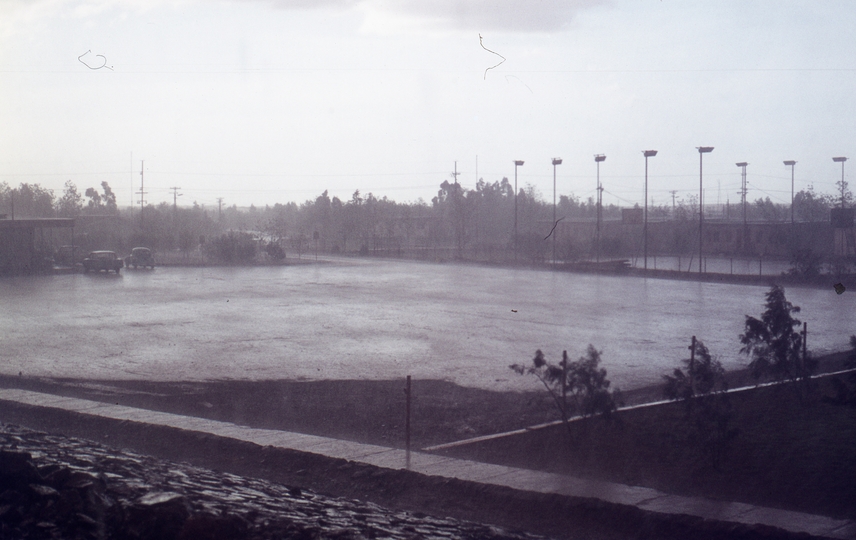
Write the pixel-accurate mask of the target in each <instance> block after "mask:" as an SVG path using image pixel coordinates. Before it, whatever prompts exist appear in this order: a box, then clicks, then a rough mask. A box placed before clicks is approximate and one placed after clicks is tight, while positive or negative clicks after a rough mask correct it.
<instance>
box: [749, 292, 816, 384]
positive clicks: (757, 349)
mask: <svg viewBox="0 0 856 540" xmlns="http://www.w3.org/2000/svg"><path fill="white" fill-rule="evenodd" d="M766 298H767V301H766V304H765V305H766V310H764V313H763V314H762V315H761V319H756V318H755V317H751V316H749V315H747V316H746V326H745V332H744V333H743V334H741V335H740V342H741V343H743V347H742V348H741V349H740V352H741V353H743V354H747V355H749V356H750V357H751V358H752V360H751V362H750V363H749V370H750V371H751V373H752V376H753V377H754V378H755V379H756V380H759V379H761V378H762V377H770V378H772V379H774V380H777V381H783V380H786V379H789V380H792V381H796V380H798V379H808V378H809V377H810V376H811V373H812V372H813V371H814V362H813V361H812V360H811V359H810V358H803V355H802V343H803V338H802V335H801V334H800V333H799V331H798V329H799V326H800V321H799V320H798V319H796V318H794V317H793V315H792V314H793V313H799V311H800V308H799V306H794V305H793V304H791V303H790V302H788V301H787V299H786V298H785V290H784V289H783V288H782V287H780V286H779V285H773V287H772V288H770V290H769V291H768V292H767V294H766Z"/></svg>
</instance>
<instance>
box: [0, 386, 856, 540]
mask: <svg viewBox="0 0 856 540" xmlns="http://www.w3.org/2000/svg"><path fill="white" fill-rule="evenodd" d="M2 401H6V402H13V403H19V404H22V405H27V406H34V407H45V408H54V409H60V410H65V411H71V412H75V413H78V414H83V415H91V416H96V417H102V418H108V419H113V420H118V421H130V422H138V423H144V424H152V425H158V426H168V427H173V428H177V429H182V430H188V431H194V432H200V433H206V434H210V435H214V436H218V437H226V438H231V439H237V440H240V441H247V442H251V443H255V444H258V445H261V446H273V447H278V448H284V449H290V450H296V451H300V452H307V453H312V454H320V455H323V456H327V457H332V458H339V459H345V460H349V461H353V462H356V463H363V464H368V465H373V466H377V467H382V468H387V469H405V468H406V469H409V470H411V471H413V472H417V473H421V474H425V475H430V476H440V477H445V478H455V479H459V480H464V481H468V482H476V483H481V484H489V485H496V486H504V487H509V488H512V489H516V490H522V491H530V492H536V493H548V494H551V493H552V494H558V495H565V496H570V497H580V498H593V499H599V500H602V501H605V502H608V503H613V504H619V505H627V506H633V507H637V508H639V509H641V510H644V511H648V512H656V513H663V514H683V515H689V516H696V517H701V518H705V519H711V520H716V521H722V522H730V523H740V524H747V525H754V524H761V525H768V526H772V527H778V528H780V529H783V530H786V531H789V532H793V533H808V534H810V535H812V536H817V537H824V538H840V539H856V522H854V521H851V520H842V519H833V518H829V517H825V516H820V515H814V514H806V513H802V512H792V511H788V510H779V509H775V508H765V507H761V506H755V505H751V504H744V503H737V502H722V501H714V500H709V499H703V498H697V497H681V496H677V495H669V494H667V493H663V492H660V491H657V490H654V489H650V488H645V487H638V486H628V485H623V484H616V483H612V482H601V481H596V480H587V479H581V478H575V477H572V476H566V475H560V474H552V473H545V472H539V471H533V470H528V469H518V468H513V467H505V466H501V465H492V464H488V463H478V462H474V461H467V460H462V459H455V458H450V457H445V456H439V455H434V454H429V453H424V452H411V453H410V455H409V459H408V455H407V453H406V452H405V451H404V450H399V449H394V448H387V447H383V446H375V445H370V444H360V443H356V442H351V441H342V440H337V439H330V438H326V437H318V436H314V435H305V434H301V433H291V432H286V431H276V430H269V429H256V428H249V427H244V426H239V425H236V424H230V423H227V422H218V421H215V420H206V419H203V418H195V417H189V416H181V415H177V414H170V413H164V412H158V411H149V410H144V409H135V408H131V407H125V406H121V405H113V404H110V403H102V402H98V401H89V400H82V399H76V398H70V397H63V396H56V395H52V394H44V393H39V392H31V391H28V390H20V389H0V402H2Z"/></svg>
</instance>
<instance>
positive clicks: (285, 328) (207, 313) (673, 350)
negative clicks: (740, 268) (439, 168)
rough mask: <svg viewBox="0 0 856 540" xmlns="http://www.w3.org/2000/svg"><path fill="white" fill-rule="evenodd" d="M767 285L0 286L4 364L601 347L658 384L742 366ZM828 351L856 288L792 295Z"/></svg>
mask: <svg viewBox="0 0 856 540" xmlns="http://www.w3.org/2000/svg"><path fill="white" fill-rule="evenodd" d="M766 290H767V289H766V287H760V286H752V285H733V284H716V283H698V282H687V281H668V280H662V279H650V278H647V279H646V278H641V277H616V276H602V275H601V276H599V275H581V274H567V273H559V272H549V271H536V270H527V269H505V268H488V267H481V266H466V265H451V264H447V265H442V264H424V263H416V262H396V261H377V260H355V259H342V260H333V261H326V262H321V263H319V264H310V265H297V266H287V267H260V268H176V267H171V268H165V267H164V268H157V269H155V270H154V271H151V270H128V269H126V270H125V271H123V272H122V274H120V275H116V274H110V275H105V274H97V275H96V274H89V275H82V274H69V275H57V276H48V277H26V278H24V277H21V278H8V279H3V280H0V299H2V304H0V336H2V340H3V341H2V348H0V372H2V373H5V374H15V375H17V374H18V372H23V373H24V374H27V375H32V376H52V377H75V378H93V379H96V378H97V379H145V380H161V381H164V380H184V381H199V380H216V379H250V380H268V379H308V380H313V379H361V378H362V379H392V378H400V377H402V378H403V377H404V376H405V375H408V374H411V375H413V377H414V378H417V379H418V378H423V379H424V378H432V379H438V378H440V379H447V380H450V381H453V382H456V383H458V384H461V385H465V386H474V387H480V388H486V389H496V390H501V389H533V384H535V382H534V381H533V380H527V379H526V378H522V377H518V376H516V375H514V374H513V373H512V372H511V371H510V370H509V369H508V365H509V364H512V363H515V362H527V361H528V360H529V359H530V358H531V357H532V356H533V353H534V352H535V349H539V348H540V349H542V350H544V351H545V353H546V354H547V357H548V359H551V360H557V359H558V358H559V355H560V354H561V351H562V350H563V349H567V350H568V352H569V354H570V355H571V356H572V358H575V357H577V356H579V355H581V354H582V353H583V352H584V350H585V348H586V346H587V344H588V343H593V344H594V345H595V346H596V347H597V348H598V349H602V350H603V361H604V366H605V367H606V368H607V369H608V371H609V376H610V378H611V379H612V381H613V383H614V384H616V385H618V386H621V387H623V388H635V387H640V386H646V385H650V384H656V383H659V382H660V380H661V376H662V375H663V374H665V373H668V372H670V371H671V370H672V369H673V368H674V367H676V366H677V365H678V362H679V361H680V359H681V358H684V357H685V355H686V349H687V347H688V345H689V342H690V337H691V336H693V335H696V336H697V337H698V338H699V339H702V340H704V342H705V343H706V344H707V345H708V347H709V348H710V350H711V352H712V353H713V354H715V355H718V356H719V357H720V358H721V360H722V361H723V364H724V365H725V366H726V368H736V367H740V366H744V365H745V363H746V359H745V357H740V355H739V354H738V351H739V348H740V343H739V341H738V335H739V334H740V333H741V331H742V329H743V322H744V315H746V314H751V315H753V316H756V317H757V316H760V313H761V311H762V309H763V301H764V293H765V292H766ZM786 292H787V296H788V299H789V300H791V301H792V302H793V303H794V304H796V305H800V306H801V307H802V312H801V313H800V314H799V317H800V318H801V319H802V320H805V321H807V322H808V324H809V341H808V343H809V347H810V348H811V349H813V350H815V351H817V352H823V351H829V350H841V349H845V348H847V347H848V338H849V336H850V335H851V334H854V333H856V317H854V316H853V314H854V313H856V295H853V294H850V291H848V292H847V293H845V294H842V295H837V294H835V292H834V291H833V290H832V289H831V288H830V289H829V290H822V289H812V288H796V287H790V288H788V289H787V291H786Z"/></svg>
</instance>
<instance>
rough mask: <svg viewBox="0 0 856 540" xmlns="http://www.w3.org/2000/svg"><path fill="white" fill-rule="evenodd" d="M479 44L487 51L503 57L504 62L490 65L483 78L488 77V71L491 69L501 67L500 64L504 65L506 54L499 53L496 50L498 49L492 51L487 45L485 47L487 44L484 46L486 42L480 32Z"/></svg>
mask: <svg viewBox="0 0 856 540" xmlns="http://www.w3.org/2000/svg"><path fill="white" fill-rule="evenodd" d="M479 45H481V48H482V49H484V50H486V51H487V52H489V53H492V54H495V55H497V56H498V57H500V58H502V62H500V63H499V64H497V65H495V66H490V67H489V68H487V69H486V70H484V77H483V79H487V72H488V71H490V70H491V69H493V68H495V67H499V66H501V65H502V63H503V62H505V57H504V56H502V55H501V54H499V53H498V52H496V51H492V50H490V49H488V48H487V47H485V46H484V43H482V35H481V34H479Z"/></svg>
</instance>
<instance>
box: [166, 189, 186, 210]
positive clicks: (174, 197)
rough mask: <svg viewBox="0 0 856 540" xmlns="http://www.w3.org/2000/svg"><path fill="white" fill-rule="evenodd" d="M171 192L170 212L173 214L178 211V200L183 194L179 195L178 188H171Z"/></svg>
mask: <svg viewBox="0 0 856 540" xmlns="http://www.w3.org/2000/svg"><path fill="white" fill-rule="evenodd" d="M169 189H170V190H172V211H173V213H175V212H176V211H177V210H178V198H179V197H181V196H182V195H184V193H179V192H178V190H179V189H181V188H180V187H171V188H169Z"/></svg>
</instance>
